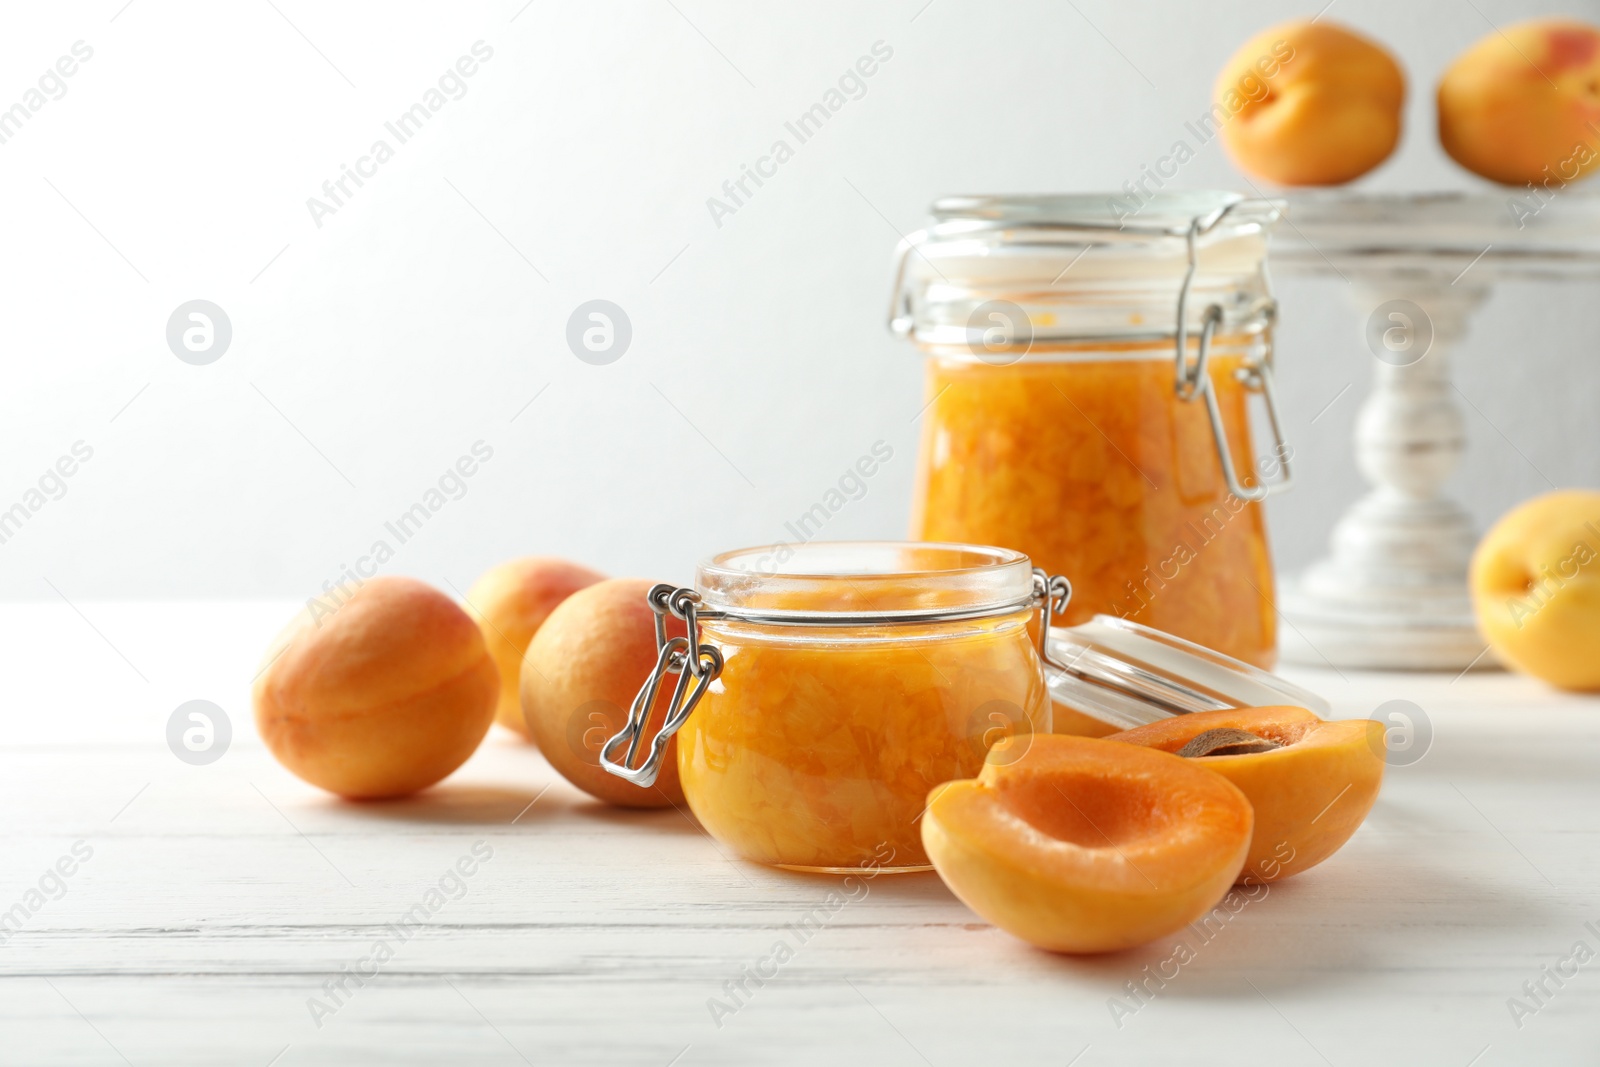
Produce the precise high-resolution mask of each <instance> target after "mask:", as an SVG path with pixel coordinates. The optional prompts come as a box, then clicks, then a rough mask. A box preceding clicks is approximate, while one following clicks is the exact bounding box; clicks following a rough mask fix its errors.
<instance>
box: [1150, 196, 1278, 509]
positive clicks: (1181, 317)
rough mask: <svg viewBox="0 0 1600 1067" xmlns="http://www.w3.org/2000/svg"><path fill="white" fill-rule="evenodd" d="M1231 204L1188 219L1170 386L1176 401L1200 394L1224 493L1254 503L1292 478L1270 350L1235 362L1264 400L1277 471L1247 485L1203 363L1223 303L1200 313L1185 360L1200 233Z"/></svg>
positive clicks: (1245, 380)
mask: <svg viewBox="0 0 1600 1067" xmlns="http://www.w3.org/2000/svg"><path fill="white" fill-rule="evenodd" d="M1231 207H1232V205H1229V207H1228V208H1224V209H1223V210H1222V212H1221V213H1220V214H1218V215H1215V216H1214V217H1208V216H1204V215H1201V216H1196V217H1195V219H1194V221H1193V222H1192V223H1190V224H1189V231H1188V233H1187V235H1186V239H1187V241H1188V248H1189V268H1188V271H1187V272H1186V273H1185V274H1184V276H1183V286H1182V287H1181V288H1180V289H1179V290H1178V328H1177V346H1176V351H1175V352H1174V358H1175V360H1176V363H1177V368H1176V369H1177V381H1176V383H1175V389H1176V391H1177V394H1178V399H1179V400H1183V401H1186V402H1187V401H1192V400H1194V399H1196V398H1197V397H1198V398H1204V399H1205V402H1206V416H1207V418H1208V419H1209V420H1210V422H1211V436H1212V439H1213V440H1214V441H1215V442H1216V446H1217V459H1218V460H1219V461H1220V462H1221V463H1222V477H1223V480H1224V481H1225V482H1226V483H1227V485H1228V492H1230V493H1232V494H1233V495H1234V496H1236V497H1238V498H1239V499H1240V500H1245V501H1250V502H1252V503H1253V502H1255V501H1260V500H1265V499H1266V498H1267V497H1269V496H1271V495H1272V494H1273V493H1281V492H1282V491H1283V490H1285V489H1287V488H1289V486H1290V484H1291V483H1292V482H1293V480H1294V479H1293V476H1292V475H1291V474H1290V472H1289V456H1290V454H1291V449H1290V448H1289V443H1288V441H1286V440H1285V439H1284V436H1283V424H1282V422H1281V421H1280V419H1279V418H1278V394H1277V391H1276V390H1275V389H1273V387H1272V359H1271V354H1270V351H1271V350H1270V349H1269V350H1268V356H1267V358H1266V359H1264V360H1261V361H1259V362H1255V363H1252V364H1250V365H1248V366H1245V367H1240V368H1239V369H1238V370H1237V371H1236V372H1235V374H1236V375H1237V376H1238V379H1239V381H1240V382H1242V383H1243V384H1244V387H1245V388H1246V389H1248V390H1250V391H1251V392H1255V393H1260V394H1261V396H1262V398H1263V399H1264V400H1265V401H1266V406H1267V422H1268V424H1269V425H1270V426H1271V428H1272V455H1273V457H1274V460H1275V462H1276V463H1277V466H1278V469H1279V471H1280V474H1279V476H1278V478H1277V480H1276V481H1272V482H1267V481H1263V480H1262V478H1261V473H1260V471H1257V474H1256V484H1255V485H1250V486H1247V485H1245V484H1244V483H1242V482H1241V481H1240V480H1239V472H1238V469H1237V468H1236V467H1235V466H1234V462H1233V452H1232V451H1231V450H1230V449H1229V448H1228V430H1227V427H1226V425H1224V423H1223V421H1222V406H1221V405H1220V404H1219V403H1218V402H1217V393H1216V389H1215V388H1214V387H1213V385H1212V384H1211V374H1210V370H1209V368H1208V366H1207V364H1208V363H1209V361H1210V358H1211V339H1212V337H1214V336H1215V335H1216V332H1217V327H1218V326H1220V325H1221V324H1222V319H1223V310H1222V305H1220V304H1212V305H1210V306H1209V307H1207V308H1206V310H1205V314H1204V315H1202V316H1201V318H1200V337H1199V340H1198V341H1196V343H1195V358H1194V362H1193V363H1191V362H1189V291H1190V289H1191V288H1192V287H1193V285H1194V276H1195V271H1196V270H1197V269H1198V268H1199V265H1200V256H1199V247H1198V245H1199V239H1200V235H1201V234H1203V233H1207V232H1209V231H1210V230H1211V229H1212V228H1213V227H1215V226H1216V225H1217V223H1218V222H1220V221H1221V220H1222V218H1223V216H1225V215H1226V214H1227V213H1228V211H1229V210H1230V209H1231ZM1275 307H1276V305H1275V304H1274V305H1272V308H1275ZM1270 310H1271V309H1270V308H1269V311H1270Z"/></svg>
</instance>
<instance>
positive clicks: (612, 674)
mask: <svg viewBox="0 0 1600 1067" xmlns="http://www.w3.org/2000/svg"><path fill="white" fill-rule="evenodd" d="M654 584H655V583H654V582H650V581H647V580H645V579H642V578H611V579H608V580H607V581H603V582H597V583H595V584H594V585H591V586H589V587H588V588H586V589H580V590H578V591H577V592H576V593H573V594H572V595H571V596H570V597H568V598H567V599H566V600H564V601H562V602H561V603H560V604H559V605H558V606H557V607H556V609H555V610H554V611H552V612H551V613H550V617H549V618H547V619H546V620H545V621H544V625H543V626H541V627H539V632H538V633H536V634H534V635H533V640H532V641H531V642H529V644H528V653H527V655H526V656H524V657H523V661H522V713H523V717H524V718H526V719H527V722H528V731H529V733H531V734H532V736H533V741H534V743H535V744H536V745H538V746H539V751H541V752H543V753H544V756H545V759H547V760H549V761H550V765H551V766H553V767H554V768H555V769H556V770H558V771H560V772H561V774H562V776H563V777H565V778H566V779H567V781H569V782H571V783H572V784H573V785H575V786H577V787H578V788H579V789H582V790H583V791H584V792H585V793H588V794H589V795H590V796H592V797H596V798H598V799H600V800H604V801H606V802H607V803H610V804H617V805H621V806H622V807H628V808H664V807H666V806H667V805H668V804H682V803H684V799H683V788H682V787H681V786H680V785H679V784H678V739H677V738H676V737H674V738H672V740H670V741H668V742H667V747H666V752H665V755H664V757H663V759H662V764H661V773H660V775H659V777H657V778H656V784H655V785H653V786H650V787H649V788H641V787H639V786H637V785H634V784H633V783H632V782H629V781H626V780H624V779H622V778H618V777H616V776H615V775H613V774H611V773H610V772H608V771H607V770H606V769H605V768H604V767H602V766H600V749H601V747H602V746H603V745H604V744H605V743H606V741H607V740H608V739H609V738H611V737H613V736H614V735H616V734H617V733H619V732H620V731H621V730H622V729H623V727H624V726H626V725H627V722H628V709H629V708H630V707H631V706H632V704H633V698H634V696H635V695H636V694H637V693H638V692H639V689H640V687H641V686H643V685H644V683H645V681H646V680H647V679H648V678H649V677H650V672H651V671H652V670H654V669H655V665H656V651H657V650H656V635H655V612H654V611H652V610H651V608H650V605H649V604H648V602H646V600H645V594H646V593H648V592H649V591H650V587H651V586H652V585H654ZM668 623H669V625H668V629H667V633H668V636H671V637H681V636H683V633H684V627H683V623H682V622H680V621H679V620H677V619H672V618H669V620H668ZM675 681H676V676H674V675H668V676H667V678H666V679H665V680H664V681H663V683H662V685H661V689H660V692H659V693H658V694H657V696H656V703H655V706H654V708H653V709H652V710H651V714H650V717H649V719H648V727H649V732H648V736H649V737H653V736H654V735H655V731H656V729H657V728H658V727H659V726H660V724H661V723H662V721H663V720H664V719H665V718H666V709H667V706H668V704H669V702H670V700H671V696H672V687H673V683H674V682H675Z"/></svg>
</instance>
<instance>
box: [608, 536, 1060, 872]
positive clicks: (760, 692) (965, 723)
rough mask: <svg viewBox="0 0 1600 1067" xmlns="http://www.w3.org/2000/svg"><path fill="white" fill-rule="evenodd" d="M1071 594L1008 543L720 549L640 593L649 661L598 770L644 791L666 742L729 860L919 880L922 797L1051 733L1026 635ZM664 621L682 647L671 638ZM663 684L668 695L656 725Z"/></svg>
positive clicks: (691, 798)
mask: <svg viewBox="0 0 1600 1067" xmlns="http://www.w3.org/2000/svg"><path fill="white" fill-rule="evenodd" d="M1069 596H1070V590H1069V588H1068V587H1067V585H1066V583H1065V582H1064V581H1063V580H1061V579H1059V578H1049V577H1047V576H1045V575H1044V574H1043V573H1042V572H1036V571H1035V570H1034V568H1033V566H1032V564H1031V562H1030V561H1029V560H1028V557H1026V556H1025V555H1023V554H1022V553H1020V552H1015V551H1011V550H1007V549H996V548H984V547H978V546H973V545H963V544H936V543H910V542H840V543H822V542H812V543H809V544H802V545H788V544H780V545H772V546H768V547H765V548H751V549H743V550H739V551H734V552H725V553H723V554H721V555H718V556H715V557H713V558H711V559H709V560H707V561H706V562H705V563H702V564H701V565H700V567H699V568H698V570H697V572H696V575H695V584H694V588H692V589H680V588H675V587H673V586H671V585H658V586H656V587H655V588H654V589H652V590H651V591H650V597H649V599H650V605H651V607H652V608H653V609H654V610H655V613H656V618H657V620H658V626H657V644H658V646H659V648H660V655H659V657H658V660H657V664H656V669H655V671H654V673H653V674H652V676H651V678H650V679H649V680H648V682H646V684H645V685H644V687H643V688H642V689H641V690H640V693H639V697H638V699H636V700H635V701H634V704H633V707H632V708H631V709H630V713H629V721H628V724H627V726H626V727H625V728H624V729H623V731H622V732H621V733H619V734H617V735H616V736H615V737H613V738H611V739H610V740H609V741H608V742H607V743H606V745H605V746H604V747H603V748H602V750H601V754H600V762H601V765H602V766H604V767H605V768H606V770H608V771H610V772H611V773H613V774H616V775H618V776H619V777H622V778H626V779H628V780H630V781H633V782H634V783H635V784H638V785H643V786H648V785H650V784H651V783H652V782H654V780H655V776H656V773H657V772H658V771H659V769H660V765H661V760H662V758H663V757H664V754H665V750H666V744H667V741H668V739H669V738H671V737H672V736H673V735H674V734H676V736H677V738H678V745H677V759H678V778H679V781H680V782H681V783H682V786H683V793H684V796H685V798H686V799H687V800H688V802H689V807H690V808H691V809H692V810H693V811H694V814H695V816H696V817H697V818H698V819H699V820H700V823H701V825H703V826H704V827H705V828H706V830H707V831H709V832H710V834H711V835H712V836H713V837H715V838H716V839H717V840H718V841H721V842H722V843H724V844H726V845H728V846H729V847H731V848H732V849H734V850H735V851H737V852H738V853H739V854H740V855H742V856H744V857H746V858H748V859H752V860H756V861H758V862H761V863H767V864H772V865H774V866H779V867H789V868H794V869H799V870H808V871H829V872H850V871H859V870H861V869H863V868H871V869H873V870H875V871H898V870H924V869H927V867H928V858H927V854H926V853H925V852H924V851H923V847H922V838H921V826H920V820H921V816H922V812H923V810H924V806H925V805H926V804H927V800H928V793H929V791H930V790H931V789H933V787H934V786H937V785H940V784H942V783H944V782H947V781H950V780H952V779H956V778H966V777H971V776H973V775H975V774H976V773H977V772H978V770H979V768H981V767H982V766H983V762H984V758H985V755H986V753H987V752H988V749H989V747H990V745H991V744H993V743H994V742H995V741H996V740H998V739H999V738H1001V737H1005V736H1012V735H1022V734H1026V735H1030V736H1031V735H1032V734H1033V733H1035V732H1039V733H1048V732H1049V730H1050V727H1051V707H1052V705H1051V699H1050V695H1049V693H1048V691H1047V689H1046V683H1045V676H1044V672H1043V669H1042V666H1041V660H1040V653H1039V646H1038V645H1037V644H1036V642H1037V641H1038V640H1039V638H1037V637H1036V636H1034V635H1035V634H1043V633H1045V632H1047V631H1048V625H1049V621H1050V618H1051V617H1052V615H1053V613H1054V612H1056V611H1058V610H1059V609H1060V608H1061V607H1063V606H1064V605H1065V604H1066V602H1067V600H1068V598H1069ZM668 615H672V616H676V617H678V618H680V619H682V620H684V623H685V631H686V633H685V636H683V637H674V638H668V637H667V636H666V627H665V620H666V618H667V616H668ZM1041 615H1042V622H1039V624H1038V625H1034V626H1030V624H1033V623H1035V621H1036V620H1040V619H1041ZM666 684H672V685H673V686H674V687H675V688H674V691H673V699H672V700H671V701H670V703H669V704H667V705H666V708H667V710H666V711H664V712H657V713H656V714H655V715H652V714H651V709H653V708H655V707H656V706H657V700H656V696H657V692H658V691H659V689H660V687H661V686H663V685H666ZM647 718H651V719H655V720H657V721H652V722H646V721H645V720H646V719H647Z"/></svg>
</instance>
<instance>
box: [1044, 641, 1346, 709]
mask: <svg viewBox="0 0 1600 1067" xmlns="http://www.w3.org/2000/svg"><path fill="white" fill-rule="evenodd" d="M1046 648H1047V651H1048V654H1049V658H1048V663H1049V667H1048V669H1047V671H1046V675H1047V680H1048V682H1049V687H1050V695H1051V697H1052V698H1054V699H1055V700H1056V701H1057V702H1058V703H1061V704H1064V705H1066V706H1067V707H1069V708H1072V709H1073V710H1075V711H1079V712H1082V713H1083V714H1085V715H1088V716H1089V717H1090V718H1093V719H1098V720H1100V721H1101V722H1104V723H1107V724H1108V725H1111V726H1115V727H1116V728H1117V729H1119V730H1129V729H1132V728H1133V727H1135V726H1143V725H1144V724H1145V723H1151V722H1156V721H1157V720H1159V719H1164V718H1169V717H1171V716H1173V715H1185V714H1188V713H1189V712H1194V711H1219V710H1221V709H1224V708H1255V707H1274V706H1278V705H1291V706H1294V707H1301V708H1306V709H1309V710H1310V711H1313V712H1315V713H1316V714H1318V715H1323V716H1325V715H1327V714H1328V713H1329V712H1330V711H1331V710H1332V706H1331V705H1330V704H1329V703H1328V702H1327V700H1325V699H1323V698H1322V697H1320V696H1318V695H1317V694H1315V693H1312V692H1309V691H1308V690H1305V689H1302V688H1301V687H1300V686H1297V685H1295V684H1294V683H1293V682H1290V681H1288V680H1287V679H1284V678H1280V677H1278V676H1277V675H1275V674H1271V673H1269V672H1267V671H1264V670H1261V669H1260V668H1258V667H1252V666H1251V665H1250V664H1248V663H1244V662H1241V661H1240V660H1236V659H1234V658H1232V657H1231V656H1225V655H1223V654H1222V653H1220V652H1215V651H1213V650H1211V649H1209V648H1206V647H1204V646H1202V645H1197V644H1195V643H1194V642H1192V641H1185V640H1183V639H1182V638H1180V637H1174V636H1172V635H1171V634H1168V633H1163V632H1162V631H1160V630H1153V629H1151V628H1150V627H1148V626H1141V625H1139V624H1138V623H1134V622H1128V621H1127V620H1126V619H1119V618H1115V617H1113V616H1110V615H1096V616H1095V617H1094V618H1092V619H1090V620H1089V621H1088V622H1086V623H1083V624H1081V625H1078V626H1072V627H1051V629H1050V634H1049V637H1048V639H1047V644H1046Z"/></svg>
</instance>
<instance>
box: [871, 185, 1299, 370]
mask: <svg viewBox="0 0 1600 1067" xmlns="http://www.w3.org/2000/svg"><path fill="white" fill-rule="evenodd" d="M931 213H932V215H933V222H932V223H931V224H930V225H929V226H927V227H926V228H924V229H922V230H919V231H917V232H916V233H913V234H911V235H910V236H908V237H907V238H906V239H905V240H904V241H902V242H901V243H900V246H899V249H898V252H897V256H898V266H897V269H896V274H895V281H894V291H893V296H892V301H891V305H890V315H889V325H890V329H891V330H893V331H894V332H895V333H897V334H900V335H901V336H908V337H911V338H912V339H914V340H916V341H918V342H921V343H923V344H926V345H930V346H946V347H949V348H951V349H958V348H967V349H968V350H970V351H973V352H974V353H979V352H980V349H981V348H987V347H991V343H990V341H989V340H988V339H990V338H992V336H993V335H994V332H995V329H996V326H997V325H998V326H999V327H1000V328H1001V329H1002V332H1007V331H1008V333H1007V335H1008V336H1013V335H1014V336H1015V338H1016V344H1017V345H1018V346H1019V347H1021V348H1023V349H1028V348H1032V347H1034V346H1035V345H1038V344H1040V343H1041V342H1042V343H1043V344H1044V345H1045V346H1046V347H1048V345H1049V344H1050V343H1051V342H1055V341H1059V342H1084V341H1089V342H1093V341H1096V340H1102V341H1106V342H1108V344H1110V345H1112V346H1115V345H1118V344H1122V343H1125V342H1129V341H1135V342H1136V341H1141V340H1145V341H1154V340H1161V339H1171V338H1174V337H1176V336H1177V334H1178V332H1179V331H1178V315H1179V308H1180V300H1181V298H1184V297H1187V299H1182V304H1183V308H1184V318H1185V320H1187V326H1186V330H1198V329H1199V328H1200V326H1201V324H1202V323H1203V322H1204V320H1205V318H1206V316H1207V315H1208V314H1215V315H1217V316H1219V317H1218V319H1217V330H1218V333H1219V334H1228V333H1233V334H1254V333H1259V332H1261V331H1263V330H1264V329H1265V328H1266V326H1267V325H1268V323H1269V322H1270V321H1271V318H1272V315H1273V313H1274V310H1275V308H1276V305H1275V303H1274V302H1273V300H1272V295H1271V292H1270V290H1269V287H1268V284H1267V277H1266V270H1265V261H1266V255H1267V237H1268V234H1269V233H1270V232H1271V230H1272V228H1273V226H1274V225H1275V224H1276V222H1277V220H1278V219H1279V217H1280V216H1281V215H1282V213H1283V202H1282V201H1279V200H1252V199H1247V198H1245V197H1243V196H1240V195H1238V194H1237V193H1224V192H1174V193H1156V194H1154V195H1151V196H1140V195H1128V194H1127V193H1126V192H1124V193H1072V194H1047V195H1029V196H1013V195H1006V196H951V197H944V198H941V199H939V200H937V201H935V202H934V204H933V207H932V211H931ZM1212 308H1216V309H1217V311H1216V312H1212V311H1211V310H1210V309H1212ZM957 354H959V353H957Z"/></svg>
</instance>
